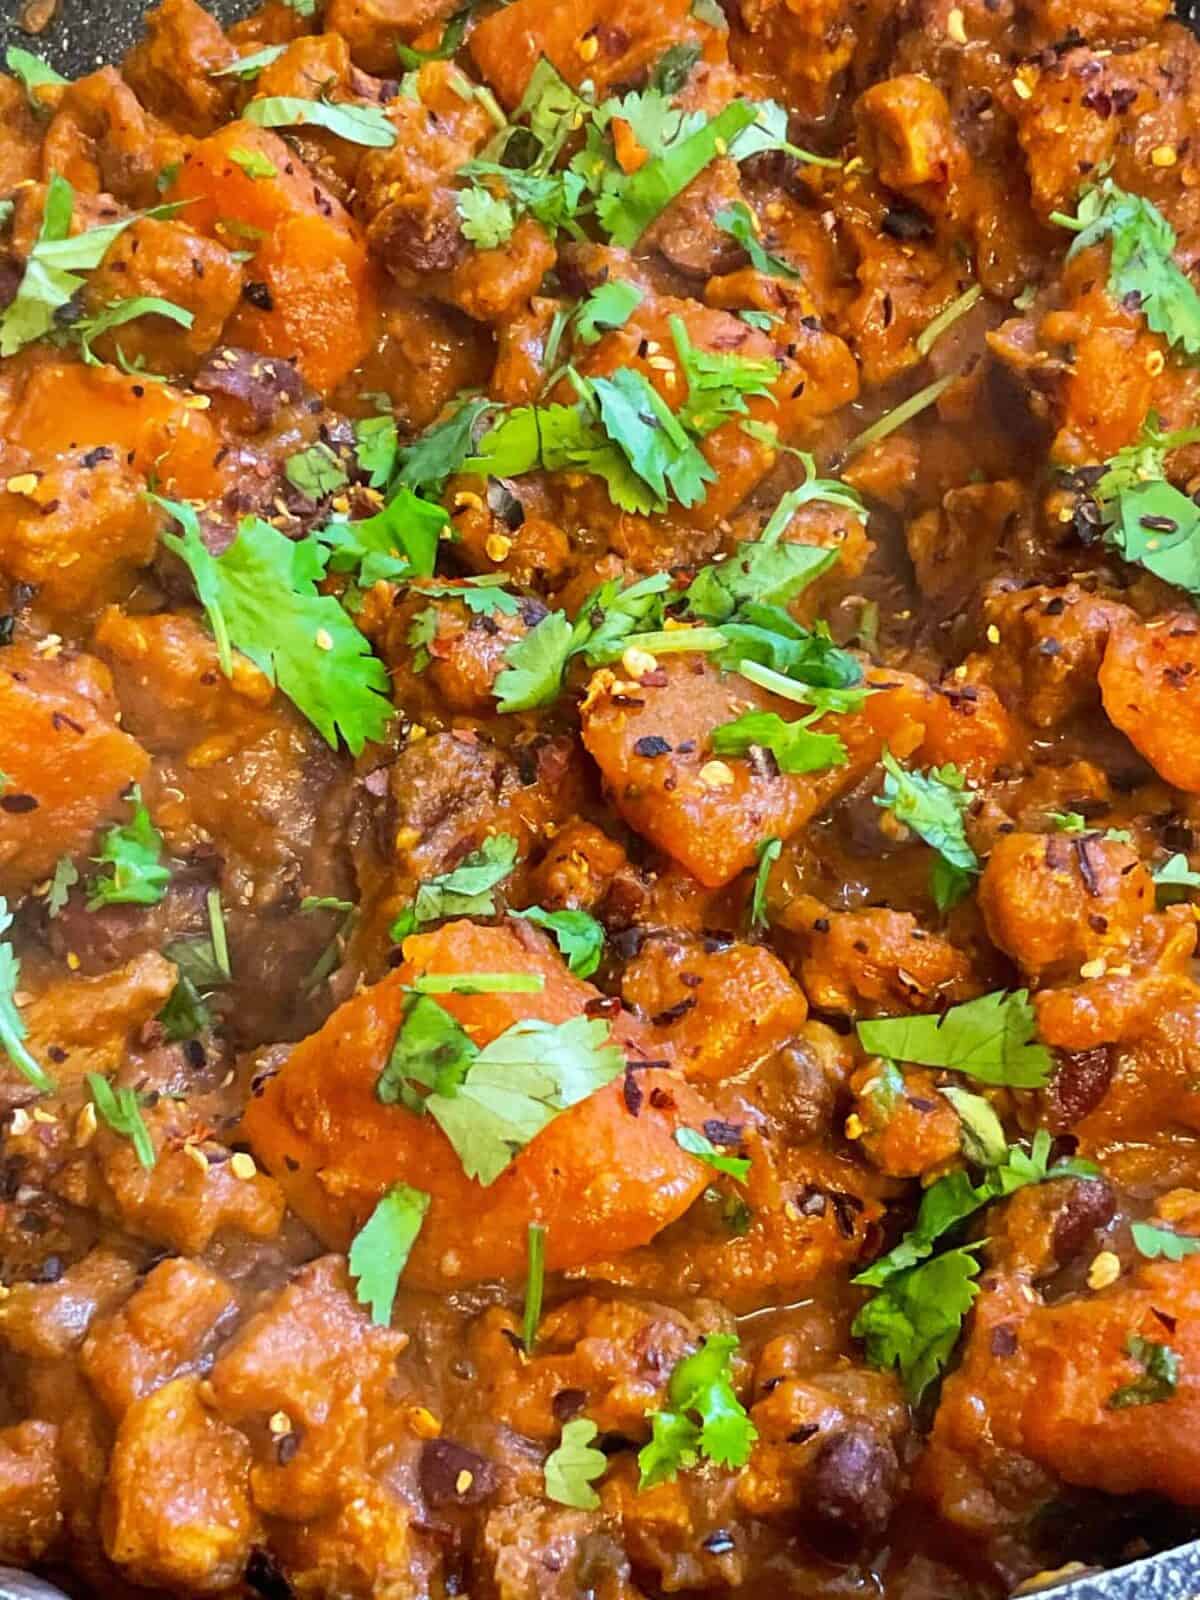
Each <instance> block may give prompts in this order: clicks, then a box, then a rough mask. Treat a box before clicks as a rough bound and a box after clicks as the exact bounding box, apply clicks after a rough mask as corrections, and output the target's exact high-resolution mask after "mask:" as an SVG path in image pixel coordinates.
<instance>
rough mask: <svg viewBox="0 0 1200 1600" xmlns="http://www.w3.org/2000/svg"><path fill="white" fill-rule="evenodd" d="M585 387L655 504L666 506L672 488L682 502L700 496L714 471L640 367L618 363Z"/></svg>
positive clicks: (694, 502) (689, 503)
mask: <svg viewBox="0 0 1200 1600" xmlns="http://www.w3.org/2000/svg"><path fill="white" fill-rule="evenodd" d="M589 389H590V391H591V393H592V394H593V395H594V396H595V399H596V403H597V405H598V407H599V411H600V420H601V424H602V426H603V428H604V431H605V433H606V434H607V435H608V437H609V439H611V440H612V442H613V444H614V445H616V446H617V448H618V449H619V450H620V451H621V453H622V454H623V455H624V456H625V458H626V460H627V461H628V462H629V465H630V466H631V467H632V468H633V470H634V472H635V473H636V474H637V475H638V477H639V478H640V479H641V480H642V482H643V483H646V484H648V485H649V486H650V490H651V492H652V494H653V495H654V498H655V502H656V504H657V505H658V506H660V507H661V508H663V509H665V507H666V504H667V500H668V495H669V494H671V493H673V494H674V496H675V498H676V499H677V500H678V501H679V503H680V504H681V505H684V506H694V505H697V504H698V503H699V502H700V501H701V500H703V499H704V496H705V493H706V488H705V485H707V484H710V483H714V482H715V481H716V473H715V471H714V470H713V468H712V467H711V466H710V465H709V463H708V461H706V460H705V458H704V456H703V455H701V453H700V451H699V449H698V448H697V446H696V443H695V440H694V439H693V438H692V436H691V434H690V433H689V432H688V430H687V429H686V428H685V427H684V425H683V423H682V422H681V421H680V420H679V418H678V417H677V416H676V415H675V413H674V412H673V411H672V410H671V408H670V406H668V405H667V403H666V401H665V400H664V399H663V398H662V396H661V395H660V394H659V392H658V390H657V389H656V388H655V387H654V385H653V384H652V383H651V382H650V380H649V379H648V378H647V377H646V375H645V374H644V373H643V372H639V371H638V370H637V369H636V368H633V367H618V368H617V370H616V371H615V372H614V373H613V374H612V376H611V377H607V378H592V379H591V380H590V382H589Z"/></svg>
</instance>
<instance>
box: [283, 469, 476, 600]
mask: <svg viewBox="0 0 1200 1600" xmlns="http://www.w3.org/2000/svg"><path fill="white" fill-rule="evenodd" d="M449 522H450V519H449V517H448V516H447V514H446V511H445V509H444V508H443V507H442V506H439V505H437V504H435V502H434V501H432V500H422V499H421V497H420V496H419V495H415V494H413V492H412V490H411V489H407V488H405V487H404V485H403V484H401V486H400V487H399V488H398V489H397V490H396V492H395V494H394V495H393V496H392V498H391V499H390V500H389V501H388V502H387V504H386V505H385V506H384V508H383V510H382V511H379V512H377V513H376V514H375V516H373V517H364V518H363V519H362V520H361V521H359V522H340V521H338V522H331V523H330V524H329V525H328V526H327V527H324V528H320V529H318V530H317V532H316V534H315V535H314V537H315V538H316V539H317V540H319V542H320V543H321V544H323V545H328V546H329V548H330V556H329V570H330V572H353V573H356V575H357V577H358V581H359V583H360V584H362V586H363V588H364V589H369V588H370V587H371V585H372V584H374V583H379V582H380V581H383V582H391V581H394V580H396V579H399V578H409V577H417V578H428V577H431V576H432V574H433V570H434V568H435V567H436V565H437V552H438V543H439V541H440V540H441V537H442V534H443V532H444V531H445V529H446V528H447V527H448V526H449Z"/></svg>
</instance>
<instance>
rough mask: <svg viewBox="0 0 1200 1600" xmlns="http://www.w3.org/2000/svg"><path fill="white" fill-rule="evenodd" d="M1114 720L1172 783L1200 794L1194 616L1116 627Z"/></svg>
mask: <svg viewBox="0 0 1200 1600" xmlns="http://www.w3.org/2000/svg"><path fill="white" fill-rule="evenodd" d="M1100 693H1101V695H1102V696H1103V699H1104V709H1105V711H1106V712H1107V713H1108V717H1109V720H1110V722H1114V723H1115V724H1116V725H1117V727H1118V728H1120V730H1121V732H1122V733H1123V734H1124V735H1125V736H1126V738H1127V739H1128V740H1129V741H1130V743H1131V744H1133V746H1134V747H1135V749H1137V750H1139V751H1140V752H1141V754H1142V755H1144V756H1145V758H1146V760H1147V761H1148V762H1149V763H1150V765H1151V766H1152V767H1153V768H1154V770H1155V772H1157V773H1158V775H1159V777H1160V778H1162V779H1163V780H1164V781H1165V782H1166V783H1173V784H1174V785H1175V787H1176V788H1177V789H1186V790H1187V791H1188V793H1189V794H1200V627H1198V626H1197V622H1196V618H1195V615H1194V614H1193V613H1191V612H1188V613H1182V612H1180V613H1176V614H1175V615H1174V616H1170V615H1168V616H1165V617H1163V618H1161V619H1160V620H1158V621H1156V622H1152V623H1140V622H1136V621H1135V620H1133V618H1132V617H1130V618H1128V620H1120V621H1115V622H1114V625H1113V626H1112V627H1111V629H1110V631H1109V635H1108V644H1107V646H1106V647H1105V651H1104V660H1103V661H1102V662H1101V663H1100Z"/></svg>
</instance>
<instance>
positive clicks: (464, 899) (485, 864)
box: [390, 833, 518, 944]
mask: <svg viewBox="0 0 1200 1600" xmlns="http://www.w3.org/2000/svg"><path fill="white" fill-rule="evenodd" d="M517 850H518V845H517V841H516V839H515V838H514V836H513V835H512V834H511V833H495V834H491V835H489V836H488V838H486V839H485V840H484V841H483V843H482V844H481V845H480V846H479V848H478V849H477V850H472V851H471V853H470V855H467V856H464V858H463V860H462V861H461V862H460V863H459V865H458V866H457V867H453V868H452V869H451V870H450V871H449V872H441V873H439V874H438V875H437V877H435V878H428V879H426V881H425V882H424V883H422V884H421V886H420V887H419V888H418V890H417V894H416V898H415V899H414V900H413V902H412V904H411V905H410V906H408V907H407V908H406V909H405V910H404V911H403V912H402V913H401V914H400V916H399V917H398V918H397V919H396V921H395V922H394V923H393V924H392V927H391V931H390V937H391V938H392V940H393V941H394V942H395V943H397V944H398V943H399V942H400V941H401V940H402V939H407V938H408V936H409V934H410V933H414V932H415V931H416V929H417V928H419V927H422V926H423V925H424V924H425V923H428V922H444V921H447V920H448V919H449V918H451V917H491V916H495V914H496V901H495V896H494V895H493V892H492V891H493V890H495V889H497V888H499V886H500V885H501V884H502V883H503V882H504V881H505V879H506V878H509V877H511V876H512V873H513V869H514V867H515V866H516V864H517Z"/></svg>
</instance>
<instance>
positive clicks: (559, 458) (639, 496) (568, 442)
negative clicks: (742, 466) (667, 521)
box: [462, 405, 669, 513]
mask: <svg viewBox="0 0 1200 1600" xmlns="http://www.w3.org/2000/svg"><path fill="white" fill-rule="evenodd" d="M668 414H669V413H668ZM462 466H463V469H464V470H465V471H467V472H477V473H480V474H482V475H483V476H485V477H493V478H511V477H516V476H518V475H519V474H520V473H523V472H528V471H530V470H531V469H532V468H534V467H541V468H543V469H544V470H546V471H548V472H557V471H567V472H586V473H590V474H592V475H593V476H596V477H600V478H603V479H604V481H605V482H606V484H607V485H608V492H609V497H610V499H611V500H612V502H613V504H614V505H617V506H619V507H620V508H621V509H622V510H623V511H635V512H642V513H649V512H651V511H654V510H656V509H658V510H662V509H664V506H663V503H662V502H661V501H660V500H659V499H658V498H657V497H656V496H655V494H654V493H653V492H652V490H651V489H650V486H649V485H648V484H646V483H644V482H643V481H642V479H641V478H640V477H638V475H637V473H636V472H635V471H634V470H633V468H632V467H631V466H630V464H629V462H628V460H627V459H626V457H625V455H624V454H623V453H622V452H621V451H620V450H618V449H617V448H616V446H615V445H614V444H612V443H610V442H609V440H608V438H607V437H606V435H605V433H604V431H603V429H602V428H601V427H600V426H599V424H598V423H597V422H595V421H593V420H592V419H591V418H590V417H587V416H585V415H584V414H583V412H582V410H581V409H580V408H579V407H576V406H567V405H551V406H514V407H513V408H512V409H511V410H509V411H508V412H507V413H505V415H504V416H503V417H502V418H501V420H500V421H499V422H498V423H496V425H495V426H494V427H492V428H491V429H490V430H489V431H488V432H487V433H486V434H485V435H484V437H483V438H482V439H481V440H480V443H479V452H478V454H476V455H473V456H469V457H468V458H467V459H466V460H465V461H464V462H463V463H462Z"/></svg>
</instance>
